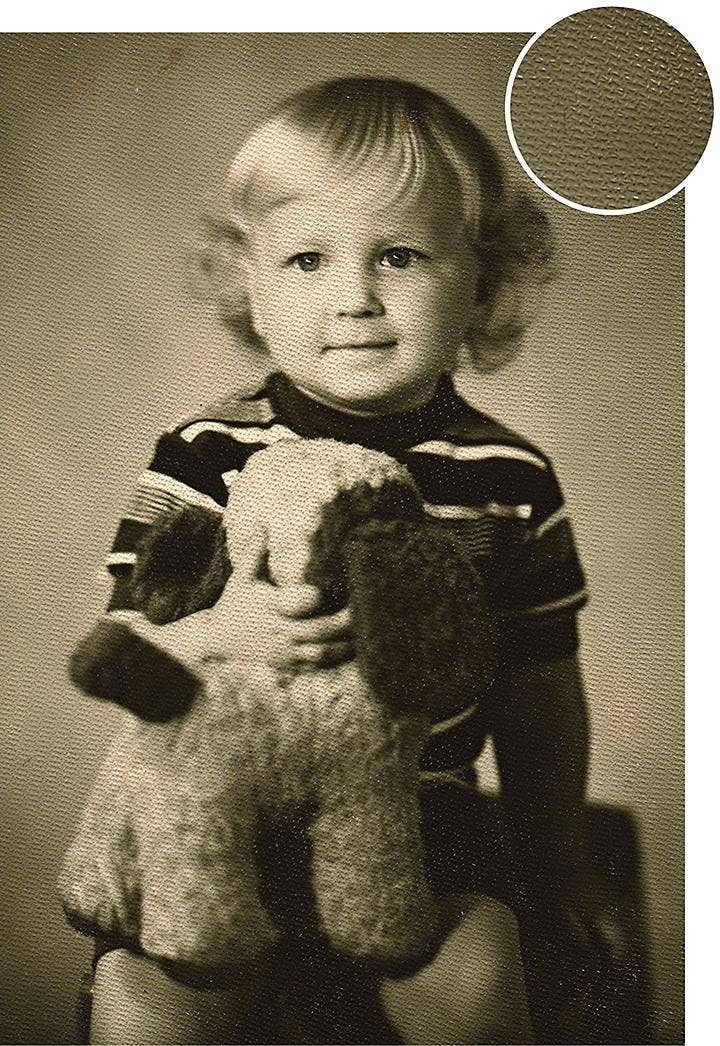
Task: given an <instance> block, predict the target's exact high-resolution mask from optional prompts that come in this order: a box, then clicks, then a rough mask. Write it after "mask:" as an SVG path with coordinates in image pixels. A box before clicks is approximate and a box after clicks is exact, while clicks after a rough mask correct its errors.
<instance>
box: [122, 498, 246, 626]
mask: <svg viewBox="0 0 720 1046" xmlns="http://www.w3.org/2000/svg"><path fill="white" fill-rule="evenodd" d="M231 572H232V566H231V564H230V558H229V556H228V552H227V546H226V543H225V528H224V527H223V523H222V515H221V514H220V513H219V512H211V511H209V510H208V509H202V508H195V507H190V508H185V509H181V510H180V511H178V512H171V513H168V514H167V515H166V516H164V517H161V518H160V519H159V520H158V521H157V522H156V523H155V524H153V527H152V528H151V530H150V531H149V533H148V535H147V536H146V537H145V539H144V540H143V542H142V543H141V545H140V546H139V548H138V558H137V563H136V565H135V569H134V571H133V576H132V582H131V589H132V594H133V599H134V602H135V606H136V607H137V609H138V610H142V611H143V613H144V614H145V616H146V617H147V618H148V620H150V621H153V622H154V623H155V624H156V625H164V624H166V623H167V622H168V621H175V620H177V618H180V617H185V616H186V615H187V614H192V613H194V612H195V611H196V610H204V609H206V608H207V607H211V606H212V605H213V604H214V603H215V602H217V600H218V597H219V596H220V593H221V592H222V590H223V588H224V587H225V582H226V581H227V579H228V577H229V576H230V573H231Z"/></svg>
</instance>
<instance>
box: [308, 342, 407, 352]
mask: <svg viewBox="0 0 720 1046" xmlns="http://www.w3.org/2000/svg"><path fill="white" fill-rule="evenodd" d="M395 345H397V342H396V341H347V342H343V343H342V344H341V345H326V346H325V350H326V352H327V351H329V352H336V351H340V352H342V351H345V352H347V351H352V350H359V351H365V350H367V349H392V348H393V347H394V346H395Z"/></svg>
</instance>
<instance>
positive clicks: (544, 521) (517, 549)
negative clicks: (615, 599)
mask: <svg viewBox="0 0 720 1046" xmlns="http://www.w3.org/2000/svg"><path fill="white" fill-rule="evenodd" d="M543 487H544V489H543V490H542V494H541V496H540V497H538V498H536V499H535V503H534V505H533V509H532V513H531V515H530V517H529V519H528V520H527V524H526V526H524V527H523V528H522V529H519V530H518V531H517V532H516V534H515V539H514V540H512V541H508V542H506V543H505V544H504V547H501V548H498V549H496V550H495V551H494V553H493V554H491V555H488V556H485V557H482V560H481V561H478V567H479V569H480V570H481V572H482V575H483V577H484V579H485V582H486V585H487V588H488V592H489V596H490V599H491V601H492V605H493V608H494V610H495V612H496V614H497V618H498V626H499V635H500V658H501V661H502V662H504V663H517V662H522V661H554V660H558V659H560V658H564V657H568V656H570V655H572V654H573V653H574V652H575V651H576V650H577V648H578V644H579V638H578V626H577V615H578V611H579V610H580V609H581V608H582V607H583V606H584V605H585V604H586V603H587V600H588V591H587V585H586V580H585V574H584V571H583V568H582V566H581V563H580V558H579V555H578V551H577V547H576V544H575V539H574V535H573V528H572V523H571V520H570V518H569V515H568V511H567V506H566V505H565V501H564V498H563V495H562V492H561V489H560V486H559V484H558V481H557V477H556V475H555V472H554V470H553V468H552V466H551V465H550V464H549V463H547V467H546V469H545V472H544V475H543Z"/></svg>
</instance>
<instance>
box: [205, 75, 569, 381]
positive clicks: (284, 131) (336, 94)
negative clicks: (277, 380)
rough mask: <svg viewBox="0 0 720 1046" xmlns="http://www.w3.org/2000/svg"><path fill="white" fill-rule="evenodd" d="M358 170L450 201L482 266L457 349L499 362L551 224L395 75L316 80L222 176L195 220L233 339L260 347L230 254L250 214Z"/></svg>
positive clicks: (443, 109) (546, 266)
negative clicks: (222, 201) (220, 203)
mask: <svg viewBox="0 0 720 1046" xmlns="http://www.w3.org/2000/svg"><path fill="white" fill-rule="evenodd" d="M293 156H295V157H298V158H302V160H303V161H305V162H293V159H292V158H293ZM308 160H309V162H307V161H308ZM368 167H372V169H373V170H374V171H377V170H381V171H386V172H387V176H388V183H389V187H390V189H391V192H392V198H393V199H398V198H400V196H403V197H404V198H407V197H408V195H412V194H413V193H416V192H418V191H420V190H421V189H422V188H423V187H424V186H425V185H426V184H427V183H428V181H429V180H430V179H435V180H436V183H439V184H440V185H441V186H442V187H443V191H444V192H446V193H448V194H452V195H453V197H454V198H457V199H458V200H459V202H460V207H461V211H462V216H463V219H464V226H465V230H466V234H467V236H468V238H469V242H470V243H471V245H472V247H473V249H474V251H475V252H476V254H477V257H478V260H479V263H480V264H479V271H480V276H479V279H478V285H477V300H478V303H480V304H481V305H482V306H483V307H482V308H480V309H479V310H478V317H479V318H478V319H476V320H475V322H474V323H473V324H472V326H470V327H469V329H468V330H467V332H466V335H465V340H464V344H465V348H466V350H467V353H468V355H469V357H470V360H471V363H472V365H473V366H474V367H475V368H476V369H478V370H482V371H489V370H494V369H496V368H497V367H499V366H502V365H503V364H504V363H506V362H508V361H509V360H510V359H512V358H513V357H514V356H515V355H516V354H517V352H518V351H519V347H520V341H521V338H522V334H523V332H524V330H525V327H526V325H527V322H528V311H529V306H530V311H532V303H534V302H536V301H537V297H538V292H539V290H540V288H541V287H542V285H543V284H544V283H545V282H547V280H548V279H551V278H552V276H553V275H554V267H553V253H554V247H553V238H552V232H551V229H550V224H549V222H548V219H547V217H546V215H545V213H544V212H543V211H542V210H541V209H540V208H539V207H538V205H537V204H536V203H535V202H534V201H533V200H532V199H531V198H530V197H529V196H528V195H527V194H526V193H524V192H520V191H518V190H517V189H515V187H514V186H513V185H512V184H510V183H509V182H508V180H507V179H506V177H505V175H504V173H503V169H502V166H501V163H500V159H499V157H498V155H497V152H496V150H495V148H494V147H493V146H492V145H491V143H490V142H489V140H488V139H487V137H486V136H485V135H484V134H483V133H482V132H481V131H480V130H479V129H478V128H477V127H476V126H475V125H474V124H473V123H472V122H471V121H470V120H469V119H467V117H465V116H464V115H463V114H462V113H461V112H460V111H459V110H458V109H456V108H455V107H454V106H452V105H451V104H450V103H449V102H447V101H446V100H445V99H443V98H441V97H440V96H439V95H437V94H434V93H433V92H432V91H429V90H427V89H426V88H424V87H420V86H418V85H417V84H413V83H409V82H407V81H404V80H395V79H382V78H375V77H350V78H345V79H339V80H331V81H328V82H325V83H321V84H317V85H314V86H312V87H309V88H307V89H305V90H303V91H301V92H299V93H298V94H295V95H293V96H292V97H290V98H289V99H287V100H286V101H284V102H283V103H282V104H281V105H279V106H278V107H277V108H276V109H275V110H274V111H273V113H272V114H271V115H270V117H269V118H268V119H267V120H266V121H265V122H264V123H262V124H261V125H260V126H259V127H258V128H256V130H255V131H254V132H253V133H252V134H251V135H250V136H249V138H248V139H247V140H246V141H245V143H244V144H243V146H242V148H241V149H240V151H239V153H238V154H237V156H236V157H235V159H234V160H233V163H232V165H231V168H230V173H229V175H228V179H227V196H228V211H227V213H226V214H225V215H224V216H223V217H222V218H220V219H215V218H206V219H205V231H206V243H205V245H204V248H203V250H202V252H201V253H200V255H199V259H198V260H199V275H200V277H201V279H202V281H203V283H204V286H205V287H206V288H207V289H209V291H210V294H211V296H212V297H213V298H214V300H215V301H216V302H217V305H218V308H219V313H220V317H221V319H222V321H223V322H224V323H225V324H226V325H227V326H228V327H229V328H230V329H231V331H232V332H233V334H234V335H235V336H236V337H237V339H238V340H239V341H240V342H241V343H243V344H245V345H247V346H250V347H252V348H253V349H256V350H259V351H261V352H262V351H263V350H264V346H263V343H262V340H261V339H260V337H259V335H258V334H257V332H256V331H255V329H254V327H253V322H252V315H251V311H250V302H249V299H248V296H247V293H246V291H245V289H244V286H243V279H242V268H241V265H240V262H239V257H240V250H239V248H240V247H241V246H242V244H243V243H244V241H245V233H244V231H243V230H244V227H245V226H246V225H247V222H248V221H249V220H250V219H251V217H252V216H253V215H258V214H261V213H262V212H263V210H265V209H267V208H270V207H273V206H276V205H277V204H279V203H280V202H282V201H283V200H284V199H287V198H289V197H291V196H293V195H295V194H297V193H299V192H303V191H307V190H308V188H310V189H312V188H314V187H315V186H317V184H318V181H319V180H320V181H322V178H323V176H324V175H328V176H338V175H340V176H341V177H345V178H350V179H351V178H352V177H353V176H354V175H355V174H356V173H358V172H360V171H362V170H363V169H364V168H368Z"/></svg>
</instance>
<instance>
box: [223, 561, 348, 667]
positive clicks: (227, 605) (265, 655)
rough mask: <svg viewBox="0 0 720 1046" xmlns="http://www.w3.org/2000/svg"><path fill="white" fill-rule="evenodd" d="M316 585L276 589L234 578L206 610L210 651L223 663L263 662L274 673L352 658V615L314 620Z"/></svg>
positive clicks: (341, 612) (344, 612) (317, 599)
mask: <svg viewBox="0 0 720 1046" xmlns="http://www.w3.org/2000/svg"><path fill="white" fill-rule="evenodd" d="M319 603H320V592H319V591H318V589H316V588H314V587H313V586H312V585H286V586H284V587H282V588H276V587H274V586H273V585H270V584H268V583H267V582H265V581H257V580H248V579H247V578H245V577H243V576H242V575H237V574H236V573H233V574H232V575H231V576H230V578H229V579H228V582H227V584H226V586H225V589H224V591H223V593H222V595H221V596H220V599H219V600H218V602H217V603H216V604H215V606H214V607H213V608H212V609H211V610H210V611H207V612H206V613H207V620H206V622H205V628H206V629H207V633H208V634H207V637H206V639H207V647H208V649H209V650H210V651H211V652H212V654H213V655H216V656H218V657H222V658H228V659H234V658H238V659H241V660H249V661H265V662H266V663H267V664H270V665H273V666H274V667H275V668H289V667H302V666H303V665H308V666H318V665H335V664H340V663H341V662H343V661H348V660H349V659H350V658H351V657H352V656H353V646H352V636H351V628H350V610H349V608H348V607H345V608H344V609H343V610H339V611H338V612H337V613H335V614H329V615H322V616H314V615H315V614H316V611H317V609H318V606H319Z"/></svg>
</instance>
